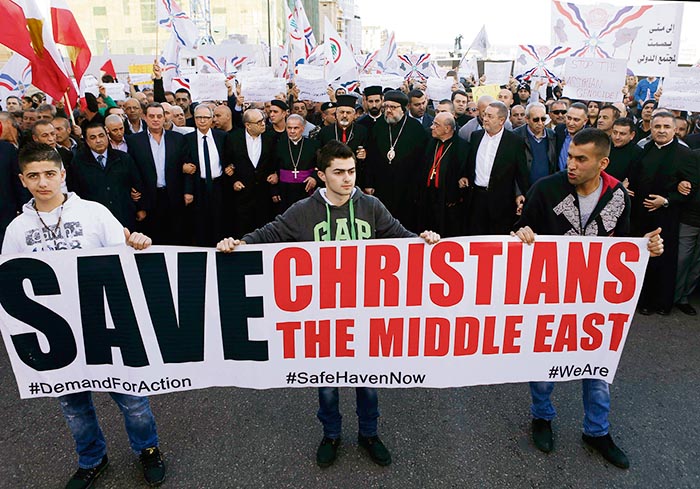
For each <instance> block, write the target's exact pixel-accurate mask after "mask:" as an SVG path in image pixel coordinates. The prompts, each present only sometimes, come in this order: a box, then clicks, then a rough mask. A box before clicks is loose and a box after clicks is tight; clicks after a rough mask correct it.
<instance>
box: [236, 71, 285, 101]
mask: <svg viewBox="0 0 700 489" xmlns="http://www.w3.org/2000/svg"><path fill="white" fill-rule="evenodd" d="M236 79H237V80H238V81H239V83H240V84H241V94H242V95H243V97H245V99H246V101H248V102H269V101H270V100H272V99H274V98H275V96H276V95H278V94H280V93H284V94H285V96H286V94H287V80H286V79H284V78H275V77H274V75H273V70H272V68H269V67H262V66H252V67H250V68H248V69H247V70H245V71H241V72H240V73H238V74H237V75H236Z"/></svg>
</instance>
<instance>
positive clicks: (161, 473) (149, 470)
mask: <svg viewBox="0 0 700 489" xmlns="http://www.w3.org/2000/svg"><path fill="white" fill-rule="evenodd" d="M139 461H140V462H141V466H142V467H143V476H144V478H145V479H146V482H147V483H148V485H149V486H158V485H160V484H161V483H162V482H163V481H164V480H165V464H164V463H163V457H162V456H161V454H160V450H159V449H158V447H151V448H144V449H143V450H141V455H139Z"/></svg>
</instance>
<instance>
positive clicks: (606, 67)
mask: <svg viewBox="0 0 700 489" xmlns="http://www.w3.org/2000/svg"><path fill="white" fill-rule="evenodd" d="M626 74H627V62H626V61H625V60H624V59H605V58H566V85H565V86H564V97H569V98H572V99H576V100H597V101H599V102H619V101H621V100H622V87H623V86H624V84H625V76H626Z"/></svg>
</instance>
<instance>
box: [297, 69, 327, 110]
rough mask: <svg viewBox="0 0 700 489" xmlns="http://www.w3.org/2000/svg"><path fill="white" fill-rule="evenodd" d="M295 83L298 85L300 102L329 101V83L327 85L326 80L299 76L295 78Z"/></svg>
mask: <svg viewBox="0 0 700 489" xmlns="http://www.w3.org/2000/svg"><path fill="white" fill-rule="evenodd" d="M299 66H301V65H299ZM294 83H296V84H297V88H298V89H299V100H311V101H312V102H327V101H328V83H326V80H325V79H324V78H306V77H304V76H300V75H299V74H297V76H296V77H295V78H294Z"/></svg>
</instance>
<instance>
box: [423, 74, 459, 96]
mask: <svg viewBox="0 0 700 489" xmlns="http://www.w3.org/2000/svg"><path fill="white" fill-rule="evenodd" d="M454 82H455V81H454V79H453V78H452V77H450V78H448V79H447V80H443V79H441V78H436V77H434V76H431V77H430V78H428V83H427V85H428V86H427V89H426V92H427V93H426V95H427V97H428V99H431V100H436V101H439V100H444V99H447V100H449V99H450V98H451V97H452V85H453V84H454Z"/></svg>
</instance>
